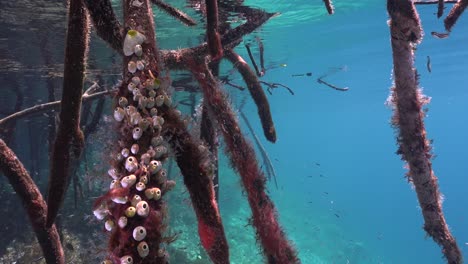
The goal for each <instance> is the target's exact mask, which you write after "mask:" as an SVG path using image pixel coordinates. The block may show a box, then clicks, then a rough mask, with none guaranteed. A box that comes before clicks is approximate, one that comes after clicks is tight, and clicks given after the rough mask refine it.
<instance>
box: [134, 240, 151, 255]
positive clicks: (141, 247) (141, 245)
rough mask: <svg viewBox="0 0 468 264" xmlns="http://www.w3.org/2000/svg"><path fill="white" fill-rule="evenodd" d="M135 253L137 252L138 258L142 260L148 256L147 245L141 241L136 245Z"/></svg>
mask: <svg viewBox="0 0 468 264" xmlns="http://www.w3.org/2000/svg"><path fill="white" fill-rule="evenodd" d="M137 251H138V255H140V257H142V258H144V257H146V256H148V254H149V246H148V243H146V242H145V241H141V242H140V243H139V244H138V247H137Z"/></svg>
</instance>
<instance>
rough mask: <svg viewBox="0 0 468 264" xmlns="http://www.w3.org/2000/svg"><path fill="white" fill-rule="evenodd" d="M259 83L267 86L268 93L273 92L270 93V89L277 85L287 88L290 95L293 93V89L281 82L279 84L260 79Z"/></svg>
mask: <svg viewBox="0 0 468 264" xmlns="http://www.w3.org/2000/svg"><path fill="white" fill-rule="evenodd" d="M260 83H263V84H264V85H266V86H268V88H267V91H268V92H269V93H270V94H273V93H272V90H273V89H275V88H278V87H283V88H285V89H286V90H288V91H289V93H290V94H291V95H294V91H293V90H292V89H291V88H289V87H288V86H286V85H283V84H281V83H268V82H265V81H260Z"/></svg>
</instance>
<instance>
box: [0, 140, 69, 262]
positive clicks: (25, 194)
mask: <svg viewBox="0 0 468 264" xmlns="http://www.w3.org/2000/svg"><path fill="white" fill-rule="evenodd" d="M0 170H1V172H2V173H3V174H5V176H6V177H7V178H8V181H9V182H10V184H11V186H12V187H13V189H14V190H15V192H16V193H17V194H18V196H19V197H20V199H21V201H22V202H23V206H24V208H25V210H26V212H27V214H28V216H29V220H30V221H31V225H32V227H33V229H34V232H35V233H36V236H37V239H38V241H39V244H40V245H41V248H42V252H43V254H44V258H45V260H46V262H47V263H48V264H63V263H65V256H64V254H63V248H62V245H61V244H60V237H59V234H58V232H57V228H56V226H55V225H52V226H50V227H47V226H46V216H47V205H46V203H45V201H44V199H43V198H42V195H41V192H40V191H39V189H38V188H37V186H36V184H35V183H34V181H33V180H32V179H31V177H30V176H29V174H28V172H27V171H26V169H25V168H24V166H23V164H21V162H20V161H19V160H18V158H17V157H16V155H15V153H13V151H12V150H11V149H10V148H8V146H7V145H6V144H5V142H4V141H3V140H1V139H0Z"/></svg>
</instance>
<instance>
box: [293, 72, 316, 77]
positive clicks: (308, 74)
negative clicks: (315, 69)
mask: <svg viewBox="0 0 468 264" xmlns="http://www.w3.org/2000/svg"><path fill="white" fill-rule="evenodd" d="M291 76H292V77H302V76H308V77H310V76H312V73H311V72H307V73H299V74H292V75H291Z"/></svg>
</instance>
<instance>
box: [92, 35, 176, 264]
mask: <svg viewBox="0 0 468 264" xmlns="http://www.w3.org/2000/svg"><path fill="white" fill-rule="evenodd" d="M145 41H146V37H145V35H144V34H142V33H140V32H138V31H137V30H133V29H132V30H129V31H128V32H127V34H126V36H125V40H124V45H123V52H124V55H125V56H126V58H125V61H126V63H127V69H126V73H125V74H124V76H125V77H124V78H125V80H124V81H123V83H122V89H121V93H120V95H119V96H118V97H117V99H116V101H117V102H116V106H115V108H114V119H115V120H116V121H117V122H118V126H119V131H121V135H122V136H123V137H122V140H120V141H119V144H118V146H119V147H118V149H117V151H116V153H114V154H112V155H111V156H112V157H113V160H114V164H113V167H112V168H110V169H109V170H108V172H107V173H108V174H109V176H110V177H111V178H112V181H111V183H110V185H109V192H108V194H107V197H106V200H105V201H103V202H102V203H101V204H100V205H99V206H97V208H96V209H95V210H94V215H95V216H96V218H98V219H99V220H104V221H105V223H104V228H105V230H107V231H108V232H112V233H113V234H114V235H113V236H112V237H113V239H119V237H118V236H121V234H123V233H126V234H127V235H130V237H131V238H130V239H133V240H134V241H133V242H131V243H129V245H132V246H134V247H136V248H134V249H132V250H126V251H124V252H125V253H122V255H117V256H113V257H115V258H117V259H120V262H121V263H125V264H132V263H140V261H141V259H143V258H145V257H147V256H148V255H150V254H151V255H152V256H155V257H161V258H163V257H167V256H165V254H167V252H166V251H165V250H164V249H162V251H161V249H160V248H159V249H158V248H153V249H152V248H150V246H149V245H148V243H147V241H149V240H148V239H154V234H152V233H148V232H150V231H147V229H146V228H145V224H146V223H149V222H151V221H153V222H154V220H157V217H161V214H160V213H155V212H154V211H152V210H160V209H159V208H161V206H160V205H158V204H159V203H160V200H161V197H162V195H163V194H164V193H165V192H167V191H168V190H170V188H171V186H174V182H173V181H168V180H167V175H166V174H167V172H166V170H165V169H163V161H164V160H165V159H166V157H167V156H168V154H169V153H168V152H169V151H168V148H167V146H166V144H165V142H164V139H163V137H162V134H161V132H162V131H163V127H164V125H165V123H166V122H165V120H164V117H163V116H162V115H163V113H164V112H165V111H162V110H163V109H161V107H164V108H166V107H170V106H171V105H172V100H171V98H170V96H168V95H167V94H166V93H165V91H164V89H159V88H160V86H161V84H162V83H161V80H160V79H159V78H157V76H155V75H154V74H153V72H151V69H150V68H151V64H150V63H149V62H148V56H146V55H145V52H146V46H145ZM169 182H170V183H169ZM145 218H146V219H147V220H144V221H142V219H145ZM116 230H117V231H120V232H117V233H115V232H116ZM122 230H123V232H122ZM149 230H151V229H149ZM129 233H130V234H129ZM122 241H124V240H122ZM118 243H122V242H120V241H119V242H118ZM119 247H120V245H119ZM151 247H153V244H151ZM160 251H161V252H162V253H164V254H162V256H160V255H161V254H160V253H161V252H160ZM128 252H133V253H131V254H129V253H128ZM137 253H138V254H137ZM112 254H116V253H112ZM105 261H107V260H105ZM105 261H104V262H103V263H105Z"/></svg>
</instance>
